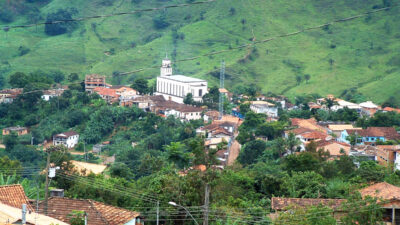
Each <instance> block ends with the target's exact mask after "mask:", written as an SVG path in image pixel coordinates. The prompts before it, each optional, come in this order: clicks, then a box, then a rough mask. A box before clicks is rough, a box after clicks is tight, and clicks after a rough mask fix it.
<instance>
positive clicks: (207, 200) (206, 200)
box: [203, 183, 210, 225]
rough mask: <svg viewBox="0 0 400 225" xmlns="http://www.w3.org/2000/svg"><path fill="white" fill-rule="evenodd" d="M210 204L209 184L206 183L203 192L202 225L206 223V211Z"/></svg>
mask: <svg viewBox="0 0 400 225" xmlns="http://www.w3.org/2000/svg"><path fill="white" fill-rule="evenodd" d="M209 205H210V184H209V183H207V184H206V191H205V194H204V221H203V225H208V211H209V208H208V207H209Z"/></svg>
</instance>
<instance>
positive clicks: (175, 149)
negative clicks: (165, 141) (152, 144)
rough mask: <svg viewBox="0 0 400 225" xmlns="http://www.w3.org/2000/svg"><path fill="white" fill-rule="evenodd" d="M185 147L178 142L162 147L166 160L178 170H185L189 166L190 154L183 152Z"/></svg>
mask: <svg viewBox="0 0 400 225" xmlns="http://www.w3.org/2000/svg"><path fill="white" fill-rule="evenodd" d="M185 147H186V146H185V145H184V144H181V143H180V142H171V144H169V145H166V146H164V149H165V151H166V154H167V159H168V160H169V161H171V162H173V163H175V165H176V166H177V167H178V168H181V169H183V168H185V167H186V166H188V165H189V160H190V158H191V157H190V154H189V153H188V152H186V151H185Z"/></svg>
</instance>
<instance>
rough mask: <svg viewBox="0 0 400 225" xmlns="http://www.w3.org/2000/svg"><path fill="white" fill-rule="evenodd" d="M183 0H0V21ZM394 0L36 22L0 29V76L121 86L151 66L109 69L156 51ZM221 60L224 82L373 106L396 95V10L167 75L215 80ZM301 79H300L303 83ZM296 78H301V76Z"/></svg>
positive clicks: (153, 57) (180, 49) (269, 33)
mask: <svg viewBox="0 0 400 225" xmlns="http://www.w3.org/2000/svg"><path fill="white" fill-rule="evenodd" d="M185 2H192V1H191V0H186V1H185V0H115V1H113V0H73V1H72V0H15V1H8V0H0V8H2V9H3V10H2V11H0V14H1V13H3V16H1V15H0V19H1V17H6V16H7V15H5V14H4V12H5V11H7V9H8V11H9V12H11V15H10V17H12V18H11V19H9V20H8V18H3V20H2V21H1V20H0V25H1V26H5V25H19V24H29V23H32V22H35V21H45V20H46V18H47V15H48V14H49V13H54V12H57V11H58V10H59V9H68V10H70V11H71V12H74V14H73V15H72V17H74V18H77V17H82V16H92V15H99V14H110V13H117V12H125V11H132V10H135V9H146V8H153V7H160V6H166V5H173V4H178V3H185ZM395 4H397V2H396V1H394V0H393V1H388V0H384V1H382V0H352V1H346V0H304V1H290V0H278V1H269V0H217V1H216V2H214V3H208V4H203V5H194V6H190V7H182V8H174V9H168V10H165V11H161V12H160V11H158V12H143V13H140V14H135V15H124V16H116V17H110V18H102V19H92V20H86V21H82V22H79V23H77V24H76V25H75V29H73V30H71V31H70V32H67V33H65V34H61V35H55V36H50V35H47V34H46V33H45V26H37V27H31V28H23V29H11V30H10V31H9V32H7V33H6V32H4V31H1V32H0V73H1V74H2V75H3V76H8V75H9V74H10V73H13V72H16V71H22V72H31V71H35V70H38V69H40V70H43V71H51V70H61V71H63V72H65V73H66V74H69V73H71V72H77V73H79V74H80V76H82V77H83V76H84V74H86V73H101V74H104V75H106V76H108V77H109V78H110V80H112V83H129V82H131V81H132V80H134V79H135V78H136V77H138V76H141V77H146V78H154V77H156V76H157V75H158V74H159V70H158V69H149V70H145V71H144V72H141V73H136V74H132V75H127V76H124V77H123V79H122V80H121V79H119V78H118V77H114V78H113V76H112V74H113V73H115V72H126V71H132V70H136V69H140V68H147V67H151V66H155V65H158V64H160V60H161V59H162V58H163V57H164V56H165V52H166V51H167V52H168V54H169V56H170V57H172V58H173V60H180V59H184V58H189V57H194V56H198V55H201V54H205V53H208V52H212V51H218V50H224V49H229V48H232V47H236V46H239V45H243V44H247V43H251V39H252V38H253V33H254V37H255V39H256V40H262V39H266V38H268V37H273V36H276V35H279V34H285V33H290V32H294V31H297V30H300V29H302V28H305V27H309V26H315V25H319V24H322V23H325V22H329V21H332V20H335V19H339V18H345V17H349V16H352V15H357V14H360V13H362V12H366V11H370V10H372V9H373V8H380V7H383V5H395ZM4 9H6V10H4ZM71 9H72V10H71ZM6 21H7V22H6ZM156 25H159V28H158V29H157V28H156ZM163 26H165V27H163ZM162 27H163V28H162ZM26 49H29V50H26ZM23 50H26V51H23ZM223 59H224V60H225V61H226V64H227V69H226V71H227V84H226V86H227V87H228V88H232V87H235V86H238V85H245V86H246V85H257V87H258V88H260V90H262V91H263V92H265V93H267V92H273V93H276V94H284V95H287V96H289V97H293V96H296V95H300V94H305V93H318V94H320V95H326V94H335V95H340V94H341V93H342V92H343V91H344V90H346V89H351V88H357V90H358V92H360V93H362V94H363V95H364V96H366V97H367V98H369V99H371V100H374V101H377V102H383V101H385V100H386V99H387V98H389V97H390V96H400V88H399V83H400V7H394V8H392V9H390V10H387V11H382V12H379V13H376V14H373V15H369V16H367V17H362V18H360V19H356V20H352V21H350V22H346V23H340V24H335V25H332V26H329V27H325V28H324V29H320V30H313V31H309V32H305V33H302V34H300V35H297V36H292V37H286V38H280V39H278V40H275V41H272V42H268V43H264V44H259V45H257V46H256V47H255V48H252V49H241V50H233V51H230V52H228V53H224V54H220V55H215V56H212V57H202V58H199V59H196V60H193V61H186V62H178V63H177V64H176V65H175V73H181V74H185V75H190V76H195V77H202V78H206V79H207V80H209V81H210V82H211V83H212V84H217V82H218V80H217V77H216V75H217V73H215V72H216V71H218V69H219V65H220V62H221V60H223ZM305 75H309V77H310V79H309V80H308V81H306V80H305V79H304V77H305ZM297 76H300V77H302V78H303V79H302V81H301V82H298V81H297V80H296V77H297Z"/></svg>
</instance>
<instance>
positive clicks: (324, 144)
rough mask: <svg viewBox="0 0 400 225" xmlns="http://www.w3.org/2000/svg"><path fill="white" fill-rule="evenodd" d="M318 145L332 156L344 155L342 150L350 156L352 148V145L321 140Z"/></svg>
mask: <svg viewBox="0 0 400 225" xmlns="http://www.w3.org/2000/svg"><path fill="white" fill-rule="evenodd" d="M316 144H317V148H318V149H320V148H323V149H324V150H325V151H328V152H329V154H330V155H331V156H341V155H343V153H341V150H342V149H343V150H344V154H345V155H349V153H350V148H351V145H349V144H346V143H341V142H337V141H334V140H329V141H326V140H321V141H317V142H316Z"/></svg>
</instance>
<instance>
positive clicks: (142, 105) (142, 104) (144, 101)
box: [129, 95, 165, 112]
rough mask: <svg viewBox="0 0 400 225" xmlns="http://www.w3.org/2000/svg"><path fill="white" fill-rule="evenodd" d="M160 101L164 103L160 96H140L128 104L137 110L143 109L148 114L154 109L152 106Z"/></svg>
mask: <svg viewBox="0 0 400 225" xmlns="http://www.w3.org/2000/svg"><path fill="white" fill-rule="evenodd" d="M162 101H165V98H164V97H163V96H162V95H154V96H149V95H145V96H140V97H137V98H135V99H133V100H131V101H130V102H131V103H129V104H130V105H135V106H137V107H138V108H139V109H143V110H145V111H147V112H150V111H152V110H153V109H154V106H155V105H156V104H157V103H158V102H162Z"/></svg>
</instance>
